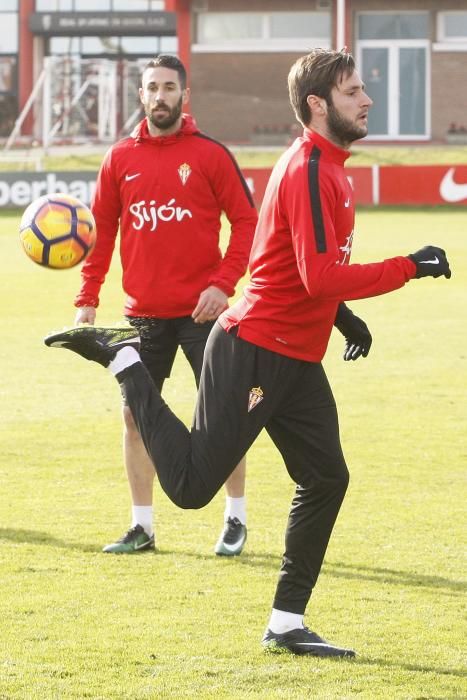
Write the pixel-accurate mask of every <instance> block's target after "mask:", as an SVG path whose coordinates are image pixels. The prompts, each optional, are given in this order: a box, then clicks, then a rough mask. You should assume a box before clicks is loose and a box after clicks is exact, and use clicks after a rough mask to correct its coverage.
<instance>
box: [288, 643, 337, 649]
mask: <svg viewBox="0 0 467 700" xmlns="http://www.w3.org/2000/svg"><path fill="white" fill-rule="evenodd" d="M294 644H295V645H296V646H297V647H312V648H313V649H314V648H315V647H323V649H334V648H335V647H333V646H332V644H324V643H323V642H294Z"/></svg>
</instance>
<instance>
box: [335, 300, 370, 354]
mask: <svg viewBox="0 0 467 700" xmlns="http://www.w3.org/2000/svg"><path fill="white" fill-rule="evenodd" d="M334 325H335V327H336V328H337V330H339V331H340V332H341V333H342V335H343V336H344V338H345V351H344V360H345V361H346V362H348V361H349V360H356V359H358V358H359V357H360V355H361V356H362V357H366V356H367V355H368V353H369V352H370V348H371V343H372V341H373V339H372V337H371V333H370V331H369V330H368V326H367V325H366V323H365V322H364V321H362V319H361V318H359V317H358V316H355V314H354V313H352V311H351V310H350V309H349V308H348V306H346V305H345V304H339V308H338V310H337V314H336V320H335V321H334Z"/></svg>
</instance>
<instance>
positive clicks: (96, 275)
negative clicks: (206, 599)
mask: <svg viewBox="0 0 467 700" xmlns="http://www.w3.org/2000/svg"><path fill="white" fill-rule="evenodd" d="M140 99H141V102H142V104H143V105H144V109H145V113H146V118H145V119H143V121H142V122H141V123H140V124H139V125H138V127H137V128H136V129H135V131H134V133H133V134H132V135H131V136H130V137H129V138H126V139H123V140H122V141H119V142H118V143H117V144H116V145H114V146H113V147H112V148H111V149H110V150H109V152H108V153H107V155H106V157H105V159H104V161H103V163H102V166H101V169H100V172H99V176H98V180H97V188H96V192H95V196H94V198H93V203H92V211H93V214H94V217H95V219H96V224H97V242H96V246H95V248H94V250H93V252H92V253H91V255H90V256H89V257H88V259H87V260H86V261H85V263H84V265H83V268H82V274H81V277H82V283H81V289H80V290H79V293H78V295H77V297H76V299H75V305H76V306H77V307H79V308H78V313H77V315H76V320H75V322H76V324H83V323H86V324H91V325H93V324H94V322H95V318H96V308H97V306H98V304H99V292H100V288H101V286H102V284H103V282H104V279H105V276H106V273H107V271H108V269H109V265H110V262H111V258H112V253H113V250H114V246H115V242H116V236H117V231H118V228H119V227H120V257H121V263H122V269H123V289H124V291H125V292H126V294H127V299H126V304H125V314H126V316H127V318H128V320H129V322H130V323H131V325H133V326H134V327H135V328H137V329H138V331H139V334H140V336H141V357H142V358H143V361H144V363H145V365H146V367H147V369H148V371H149V373H150V374H151V377H152V380H153V381H154V382H155V384H156V386H157V387H158V389H159V391H161V390H162V386H163V384H164V380H165V379H166V378H167V377H169V376H170V372H171V369H172V364H173V362H174V358H175V354H176V352H177V349H178V348H179V347H181V348H182V350H183V352H184V354H185V356H186V358H187V359H188V361H189V363H190V365H191V367H192V370H193V373H194V376H195V380H196V384H197V385H198V383H199V378H200V374H201V367H202V363H203V353H204V347H205V344H206V340H207V337H208V335H209V332H210V330H211V328H212V326H213V324H214V322H215V320H216V319H217V317H218V316H219V314H220V313H221V312H222V311H224V310H225V309H226V308H227V306H228V298H229V297H230V296H232V295H233V293H234V291H235V286H236V285H237V283H238V281H239V280H240V278H241V277H242V276H243V275H244V274H245V272H246V268H247V263H248V257H249V253H250V248H251V243H252V240H253V234H254V229H255V225H256V221H257V214H256V210H255V207H254V204H253V201H252V198H251V194H250V191H249V189H248V186H247V184H246V182H245V180H244V178H243V176H242V174H241V172H240V170H239V167H238V165H237V163H236V162H235V159H234V158H233V156H232V154H231V153H230V151H228V149H227V148H225V147H224V146H223V145H222V144H220V143H218V142H217V141H214V140H213V139H211V138H209V137H208V136H206V135H205V134H203V133H201V132H200V131H199V129H198V128H197V126H196V123H195V120H194V119H193V117H191V116H190V115H188V114H183V112H182V109H183V105H184V104H186V103H187V101H188V99H189V90H188V88H187V87H186V72H185V68H184V66H183V64H182V63H181V62H180V60H179V59H178V58H177V57H175V56H171V55H160V56H158V57H157V58H156V59H154V60H152V61H150V62H149V63H148V64H147V65H146V67H145V68H144V71H143V74H142V87H141V88H140ZM222 212H225V214H226V216H227V219H228V220H229V222H230V225H231V233H230V240H229V244H228V248H227V250H226V253H225V255H224V256H222V254H221V251H220V248H219V235H220V229H221V215H222ZM123 418H124V459H125V466H126V471H127V475H128V481H129V485H130V490H131V497H132V523H131V527H130V528H129V530H128V531H127V532H126V533H125V534H124V535H123V537H121V538H120V539H119V540H117V541H116V542H113V543H112V544H109V545H107V546H106V547H104V552H110V553H120V554H121V553H128V554H132V553H135V552H142V551H145V550H148V549H154V546H155V545H154V531H153V506H152V498H153V482H154V475H155V472H154V466H153V464H152V462H151V460H150V459H149V457H148V454H147V452H146V449H145V447H144V444H143V442H142V440H141V436H140V434H139V431H138V429H137V427H136V425H135V422H134V420H133V417H132V414H131V411H130V410H129V408H128V406H126V405H124V407H123ZM226 490H227V498H226V507H225V513H224V516H225V517H224V520H225V524H224V528H223V531H222V533H221V536H220V537H219V539H218V541H217V544H216V547H215V551H216V554H219V555H225V556H232V555H236V554H240V553H241V551H242V548H243V546H244V544H245V540H246V533H247V531H246V505H245V458H244V457H243V456H242V458H241V459H240V461H239V464H238V466H237V468H236V469H235V470H234V472H233V474H232V475H231V476H230V477H229V479H228V480H227V483H226Z"/></svg>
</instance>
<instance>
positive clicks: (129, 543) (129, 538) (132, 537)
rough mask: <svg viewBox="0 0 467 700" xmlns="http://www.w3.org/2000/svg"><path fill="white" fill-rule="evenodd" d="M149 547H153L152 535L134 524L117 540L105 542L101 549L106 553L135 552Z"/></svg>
mask: <svg viewBox="0 0 467 700" xmlns="http://www.w3.org/2000/svg"><path fill="white" fill-rule="evenodd" d="M150 549H155V544H154V535H151V536H149V535H148V534H147V532H145V530H144V529H143V528H142V527H141V525H135V527H131V528H130V529H129V530H128V532H125V534H124V535H123V537H120V539H119V540H117V541H116V542H113V543H112V544H107V545H106V546H105V547H104V549H103V550H102V551H103V552H106V553H107V554H136V553H137V552H147V551H148V550H150Z"/></svg>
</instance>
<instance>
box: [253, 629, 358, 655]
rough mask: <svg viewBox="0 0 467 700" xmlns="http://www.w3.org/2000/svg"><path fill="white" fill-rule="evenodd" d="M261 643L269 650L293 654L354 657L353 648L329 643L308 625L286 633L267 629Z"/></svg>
mask: <svg viewBox="0 0 467 700" xmlns="http://www.w3.org/2000/svg"><path fill="white" fill-rule="evenodd" d="M261 644H262V645H263V647H265V649H266V650H267V651H273V652H290V653H291V654H299V655H303V654H308V655H310V656H346V657H348V658H351V657H354V656H355V655H356V654H355V652H354V651H352V649H341V648H340V647H336V646H334V645H333V644H329V642H327V641H326V640H325V639H322V637H319V636H318V635H317V634H315V632H312V631H311V630H309V629H308V628H307V627H302V628H300V629H296V630H290V632H285V633H284V634H275V633H274V632H271V630H269V629H267V630H266V632H265V633H264V637H263V639H262V640H261Z"/></svg>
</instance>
